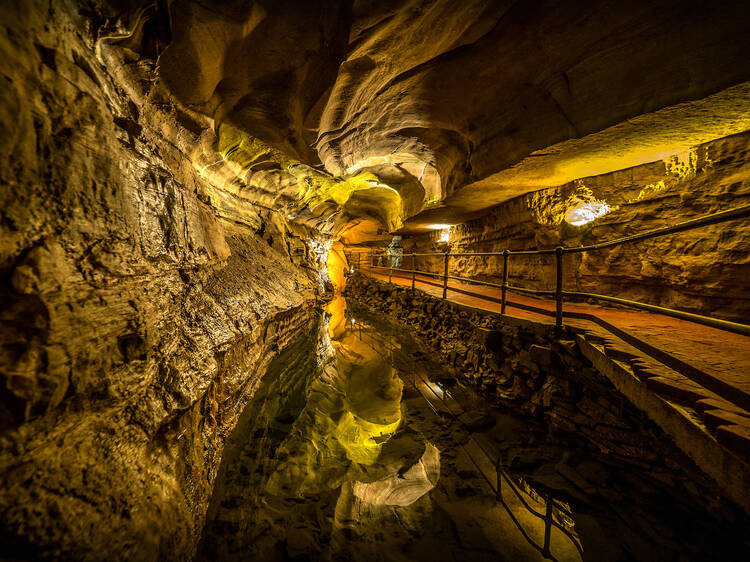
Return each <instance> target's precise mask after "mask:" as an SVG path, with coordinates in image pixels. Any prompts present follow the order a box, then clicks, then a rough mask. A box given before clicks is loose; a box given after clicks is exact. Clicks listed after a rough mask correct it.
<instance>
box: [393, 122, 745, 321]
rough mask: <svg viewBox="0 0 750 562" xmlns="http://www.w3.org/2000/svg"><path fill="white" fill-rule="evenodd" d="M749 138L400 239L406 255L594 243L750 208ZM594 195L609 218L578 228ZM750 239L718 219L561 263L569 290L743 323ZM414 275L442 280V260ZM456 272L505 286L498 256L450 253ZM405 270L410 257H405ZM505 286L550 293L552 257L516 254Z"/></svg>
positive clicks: (424, 263) (736, 225)
mask: <svg viewBox="0 0 750 562" xmlns="http://www.w3.org/2000/svg"><path fill="white" fill-rule="evenodd" d="M749 147H750V134H748V133H743V134H738V135H734V136H731V137H727V138H724V139H720V140H717V141H712V142H710V143H706V144H704V145H700V146H698V147H695V148H693V149H691V150H688V151H685V152H683V153H681V154H678V155H675V156H670V157H668V158H665V159H663V160H657V161H655V162H651V163H648V164H643V165H641V166H636V167H633V168H628V169H626V170H620V171H617V172H612V173H609V174H603V175H599V176H592V177H587V178H582V179H578V180H576V181H573V182H570V183H566V184H564V185H561V186H558V187H554V188H548V189H544V190H539V191H535V192H533V193H530V194H527V195H523V196H520V197H516V198H514V199H512V200H510V201H508V202H506V203H502V204H500V205H498V206H497V207H495V208H494V209H493V210H492V211H491V212H490V213H488V214H486V215H484V216H482V217H481V218H477V219H474V220H471V221H468V222H466V223H465V224H459V225H456V226H455V227H454V228H453V229H452V230H451V238H450V242H449V243H448V244H444V243H439V242H438V236H437V233H434V232H433V233H428V234H421V235H415V236H412V237H410V238H409V239H408V240H407V243H406V247H405V250H404V251H405V253H407V254H408V253H409V252H412V251H416V252H443V251H446V250H450V251H451V252H454V253H461V252H502V251H503V250H505V249H509V250H520V249H548V248H554V247H556V246H561V245H562V246H569V247H575V246H579V245H589V244H596V243H598V242H606V241H609V240H614V239H617V238H622V237H624V236H628V235H630V234H636V233H639V232H646V231H648V230H652V229H656V228H661V227H664V226H671V225H674V224H677V223H679V222H682V221H685V220H688V219H691V218H696V217H700V216H703V215H707V214H709V213H715V212H718V211H721V210H724V209H729V208H736V207H740V206H743V205H747V204H748V202H750V158H749V155H750V153H749V152H748V148H749ZM590 198H594V199H596V200H601V201H604V202H605V203H606V204H607V205H608V206H609V212H608V213H607V214H605V215H604V216H601V217H599V218H597V219H596V220H595V221H594V222H589V223H587V224H584V225H582V226H575V225H571V224H570V223H569V222H568V221H566V214H567V213H568V212H570V210H571V209H573V208H575V206H576V205H578V204H580V203H581V202H585V201H586V200H588V199H590ZM749 253H750V234H749V233H748V231H747V228H746V227H745V226H744V225H743V223H742V221H734V222H728V223H722V224H718V225H713V226H707V227H703V228H701V229H698V230H692V231H688V232H683V233H679V234H675V235H672V236H668V237H662V238H654V239H651V240H645V241H641V242H638V243H636V244H626V245H623V246H618V247H614V248H609V249H602V250H597V251H593V252H587V253H584V254H571V255H567V256H566V257H565V276H564V283H565V286H566V290H570V291H584V292H590V293H599V294H606V295H612V296H617V297H622V298H627V299H632V300H636V301H641V302H649V303H653V304H657V305H660V306H666V307H669V308H676V309H680V310H687V311H693V312H697V313H700V314H708V315H715V316H718V317H723V318H727V319H730V320H736V321H740V322H742V321H743V320H744V319H746V318H747V316H748V314H749V313H750V299H748V294H747V290H746V281H745V277H744V274H743V273H742V272H743V271H744V269H745V268H747V263H748V262H747V256H748V254H749ZM415 263H416V264H417V267H418V268H420V269H427V270H431V271H433V272H437V273H441V274H442V267H443V264H442V258H441V257H440V256H437V257H435V258H428V257H418V258H417V261H416V262H415ZM450 263H451V272H452V274H453V275H459V276H463V277H477V278H480V279H484V280H487V281H494V282H498V283H500V282H502V256H496V257H492V258H487V257H456V258H453V259H451V262H450ZM405 264H406V267H411V258H410V257H409V256H408V255H407V257H406V258H405ZM509 272H510V273H509V283H510V284H511V285H515V286H520V287H529V288H533V289H543V290H549V289H552V288H554V286H555V264H554V258H553V257H552V256H517V257H513V259H512V260H511V264H510V269H509Z"/></svg>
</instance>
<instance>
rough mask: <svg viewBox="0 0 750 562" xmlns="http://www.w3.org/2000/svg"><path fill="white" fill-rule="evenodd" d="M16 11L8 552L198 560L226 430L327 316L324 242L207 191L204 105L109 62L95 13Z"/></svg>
mask: <svg viewBox="0 0 750 562" xmlns="http://www.w3.org/2000/svg"><path fill="white" fill-rule="evenodd" d="M6 4H7V3H6ZM3 11H4V13H3V18H2V25H3V27H2V30H1V31H2V32H0V53H1V55H2V56H0V74H1V75H2V81H3V84H4V87H3V88H2V97H3V100H2V104H0V122H1V123H2V128H3V131H4V135H3V140H2V141H1V144H0V301H1V302H0V319H1V320H0V483H1V486H0V487H1V488H2V493H0V530H1V531H0V535H1V537H0V542H2V545H3V546H2V551H3V555H4V556H5V555H8V556H13V555H15V556H18V557H20V558H29V559H32V558H37V557H54V558H60V559H90V560H101V559H102V558H105V557H106V558H108V559H131V560H136V559H137V560H164V559H185V558H186V557H189V556H190V555H191V554H192V553H193V551H194V549H195V546H196V542H197V538H198V536H199V533H200V529H201V527H202V522H203V517H204V514H205V511H206V508H207V505H208V500H209V497H210V494H211V490H212V485H213V479H214V476H215V473H216V470H217V468H218V463H219V460H220V458H221V452H222V448H223V443H224V440H225V439H226V437H227V435H228V433H229V432H230V431H231V430H232V428H233V427H234V424H235V423H236V420H237V417H238V416H239V414H240V413H241V411H242V410H243V408H244V406H245V405H246V404H247V402H248V400H250V398H251V397H252V395H253V392H254V390H255V388H256V386H257V384H258V381H259V379H260V377H261V376H262V375H263V373H264V370H265V367H266V365H267V364H268V362H269V361H270V359H271V358H272V357H273V356H274V355H275V353H276V352H277V350H278V349H279V348H283V347H284V346H285V345H286V343H287V342H288V341H289V340H290V339H291V338H293V337H295V336H296V335H297V334H298V333H299V332H300V331H301V330H304V329H306V327H307V324H308V323H309V322H310V320H311V315H312V307H311V304H312V303H314V301H315V299H316V298H317V295H318V293H319V292H320V288H321V287H320V279H319V278H318V277H319V271H320V269H321V266H322V262H321V260H320V256H319V255H318V253H317V251H318V250H320V252H323V251H324V249H325V248H324V241H323V240H322V239H320V240H319V243H314V242H315V241H314V240H311V241H307V242H305V241H304V240H303V239H301V238H300V236H301V235H305V234H306V233H309V231H306V230H305V229H304V227H301V226H299V227H294V226H287V224H286V221H285V220H284V217H283V216H278V215H276V214H274V213H272V212H270V211H268V210H264V209H263V208H260V207H258V208H255V209H254V208H253V207H252V206H251V205H249V204H243V205H244V207H242V212H241V213H238V214H235V215H233V214H232V213H231V212H229V211H231V209H230V210H227V208H226V207H222V206H221V205H220V204H212V203H215V202H216V200H215V199H212V197H211V194H214V195H215V194H216V193H217V192H216V191H215V189H214V187H213V186H212V185H210V184H209V183H208V182H207V181H206V180H204V179H203V178H202V177H201V176H200V173H199V170H200V169H199V168H197V167H196V166H195V163H194V161H193V160H192V159H191V152H190V150H191V147H193V146H195V144H198V145H199V144H200V142H199V140H200V139H199V137H200V135H202V134H203V133H202V130H203V129H202V127H203V126H205V124H204V125H201V126H199V125H196V124H195V123H194V122H193V121H191V119H190V118H189V117H188V116H187V113H185V111H184V110H182V109H180V108H179V106H178V105H177V104H175V103H174V102H170V101H169V99H168V98H167V97H165V96H166V94H164V92H163V90H161V89H160V88H159V87H158V85H154V84H153V81H149V80H148V77H149V75H150V74H149V72H152V65H150V64H149V59H148V58H145V59H142V60H141V59H139V57H137V56H135V55H134V54H133V53H132V52H126V51H121V52H120V56H123V57H124V59H123V60H121V61H120V63H121V64H119V65H118V64H114V63H113V62H112V60H113V59H111V58H110V59H108V65H106V66H105V65H104V64H103V62H102V61H103V60H104V59H105V58H106V57H105V56H104V55H102V52H101V49H103V48H104V47H105V45H103V44H101V43H99V44H96V45H95V44H94V42H93V38H92V33H93V32H94V30H93V29H92V28H88V29H87V28H86V25H85V24H87V23H88V24H89V25H92V21H94V20H92V17H93V16H92V17H88V16H86V17H84V15H82V13H76V12H75V10H72V9H70V10H69V9H68V6H67V5H65V4H64V3H59V4H58V3H51V4H46V3H39V4H38V5H36V6H35V5H33V3H31V2H29V3H17V4H14V5H13V6H9V5H5V6H4V7H3ZM84 11H85V10H84ZM76 18H78V19H76ZM97 53H98V54H97ZM128 57H129V58H128ZM191 123H193V125H192V126H191V125H190V124H191ZM235 208H236V207H235ZM237 215H241V216H242V218H243V219H244V220H236V219H237ZM308 235H309V234H308ZM316 244H317V245H316Z"/></svg>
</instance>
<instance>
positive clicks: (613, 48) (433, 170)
mask: <svg viewBox="0 0 750 562" xmlns="http://www.w3.org/2000/svg"><path fill="white" fill-rule="evenodd" d="M744 15H745V7H744V6H743V4H742V2H722V3H714V4H706V3H705V2H698V1H687V2H686V1H684V0H680V1H677V0H659V1H657V2H654V1H649V2H646V1H638V2H628V3H621V2H596V3H587V4H578V3H565V4H560V3H559V2H537V3H534V4H533V5H531V4H526V3H519V2H486V1H484V0H471V1H465V2H461V3H456V2H453V1H450V0H398V1H390V2H371V1H357V2H353V3H348V2H339V1H337V2H327V1H311V2H305V3H304V6H302V5H300V3H299V2H267V1H259V2H244V3H243V2H232V3H229V4H227V5H223V4H222V5H221V6H219V5H216V6H213V5H208V4H206V3H205V2H197V1H191V0H182V1H179V2H176V3H174V4H172V5H171V6H170V13H169V19H170V21H171V22H172V25H171V28H170V29H171V32H172V35H171V41H170V42H169V44H168V45H167V46H166V48H165V50H164V52H163V53H162V56H161V58H160V71H161V76H162V77H163V79H164V81H165V83H166V84H167V85H168V87H169V88H170V89H171V90H172V91H173V92H174V93H175V94H176V95H177V97H178V98H179V99H180V100H181V101H182V102H183V103H185V104H186V105H188V106H190V107H192V108H194V109H196V110H197V111H199V112H201V113H203V114H205V115H208V116H210V117H211V118H213V119H215V121H216V124H217V126H218V129H219V130H218V132H219V135H220V136H221V134H222V129H223V128H224V127H225V126H227V127H237V128H239V129H241V130H242V131H244V132H245V133H246V134H248V135H250V136H251V137H252V138H253V139H256V140H257V141H259V142H262V143H264V144H265V145H268V147H269V148H268V149H264V150H263V151H257V152H256V157H254V164H253V166H255V165H256V164H257V165H260V164H261V163H262V164H263V165H262V166H261V167H263V168H266V169H270V168H274V167H275V168H276V169H277V172H274V174H275V175H276V176H279V177H281V176H285V174H286V171H285V170H284V169H283V168H284V167H286V166H285V165H286V164H288V162H286V161H285V162H281V160H284V157H281V159H280V158H279V157H278V155H277V156H273V155H271V153H272V152H273V151H280V152H281V153H283V154H284V155H286V158H293V159H295V160H296V161H298V162H300V163H302V164H304V165H308V166H318V167H320V164H322V165H323V167H324V169H325V171H326V172H327V173H329V174H333V175H335V176H341V177H343V178H349V177H352V176H353V175H356V174H360V173H363V172H371V173H374V174H375V175H376V176H377V177H378V178H379V179H380V180H381V181H382V182H384V183H385V184H387V185H389V186H391V187H393V188H395V189H396V190H397V191H398V192H399V194H400V198H401V199H402V201H403V210H402V213H401V215H402V216H401V218H404V217H407V216H411V215H414V214H415V213H417V212H419V211H421V210H422V209H428V210H432V211H435V212H436V213H438V214H439V212H440V211H439V209H438V210H436V209H434V207H435V205H436V204H437V203H438V202H441V201H444V200H446V198H447V202H448V204H449V205H450V204H451V203H450V197H451V195H452V194H453V193H454V192H455V191H456V190H457V189H459V188H462V187H463V186H465V185H467V184H473V182H476V181H477V180H485V179H487V178H490V180H489V181H490V183H489V184H488V185H482V187H478V188H477V189H473V188H472V189H470V190H469V192H467V193H464V196H465V197H464V199H467V200H470V203H467V202H466V201H464V202H460V201H459V202H456V204H455V205H454V206H455V207H456V209H458V211H459V212H460V210H461V209H468V208H471V209H477V208H482V207H483V208H486V207H488V206H491V205H493V204H496V203H498V202H500V201H502V200H504V199H507V198H508V197H512V196H513V195H517V194H519V193H525V192H528V191H531V190H533V189H536V188H538V186H539V184H535V185H531V186H529V185H523V184H522V183H518V182H516V183H514V182H513V181H511V182H508V181H506V180H507V178H501V179H500V180H498V181H494V180H492V178H493V177H494V175H495V174H497V173H498V172H502V171H504V170H507V169H510V168H511V167H512V166H513V165H515V164H517V163H519V162H520V161H522V160H524V159H525V158H526V157H527V156H529V155H530V154H532V153H534V156H535V157H534V158H532V160H534V159H536V156H539V154H536V151H539V150H543V149H546V148H547V147H550V146H553V145H557V144H559V143H562V142H564V141H571V142H574V143H575V142H576V141H577V140H579V139H585V138H586V137H587V136H588V135H591V134H595V133H599V132H601V131H605V130H607V129H608V128H611V127H613V126H617V125H619V124H622V123H625V129H624V131H620V132H618V133H617V134H616V135H615V136H614V137H613V136H612V135H607V136H606V137H605V138H604V139H603V140H600V141H599V142H597V143H596V144H595V145H594V146H593V147H592V146H586V148H585V150H584V153H583V154H581V153H580V151H578V152H576V149H573V150H562V151H560V158H556V159H553V161H552V162H551V163H549V162H548V167H550V168H552V169H554V168H555V165H556V164H562V163H564V162H563V161H564V160H565V159H567V160H571V158H572V159H573V160H575V163H577V165H578V168H580V167H581V166H583V167H585V166H586V165H589V166H591V162H592V160H591V158H590V156H591V154H590V153H592V152H595V151H597V150H601V149H602V148H603V147H607V148H605V152H608V154H607V156H608V157H610V158H611V160H610V161H609V163H606V162H603V163H602V162H599V163H598V164H596V165H594V166H593V167H594V168H595V169H598V170H600V171H599V172H598V173H602V172H606V171H611V170H614V169H620V168H624V167H627V166H632V165H634V164H636V163H642V162H644V160H643V158H644V157H647V154H652V155H653V154H658V153H662V154H663V153H664V151H665V150H668V149H669V148H670V147H674V146H676V145H678V146H680V147H681V148H680V149H681V150H684V149H685V148H687V147H686V146H685V143H686V142H692V144H698V143H700V142H705V140H708V139H707V138H706V135H708V138H717V137H720V136H724V135H727V134H732V133H735V132H739V131H741V130H745V129H746V128H747V125H748V123H747V120H746V119H745V116H746V114H747V110H748V107H747V92H746V89H744V90H742V91H738V92H735V93H734V94H728V95H726V96H725V97H723V98H721V99H718V100H717V101H715V102H711V103H706V104H702V105H699V106H697V107H695V108H694V110H692V111H688V112H687V113H686V114H684V115H683V114H682V113H680V114H679V115H677V116H676V115H674V114H672V115H670V116H668V117H667V118H666V119H665V118H663V117H658V116H656V113H654V112H657V111H658V110H661V109H664V108H669V107H674V106H677V105H679V104H682V103H687V104H689V103H690V102H696V101H700V100H702V99H704V98H708V97H709V96H711V95H712V94H717V93H719V92H721V91H723V90H728V89H731V88H732V87H735V86H737V87H741V85H742V84H743V83H746V82H747V81H748V80H750V65H748V61H747V57H746V56H745V53H746V52H747V49H748V47H749V46H750V44H749V43H748V41H749V40H748V37H747V34H746V33H745V28H744V26H743V25H742V23H741V22H742V21H743V18H744ZM144 25H145V24H144ZM644 114H645V115H652V117H646V118H645V119H642V120H640V121H639V120H637V119H635V118H638V117H639V116H642V115H644ZM717 123H720V125H717ZM743 127H744V128H743ZM227 130H229V129H227ZM615 141H616V142H615ZM252 142H255V141H250V142H249V144H252ZM261 152H262V153H263V155H261V154H260V153H261ZM623 153H626V154H627V156H626V157H624V158H623V157H622V156H618V155H621V154H623ZM228 156H229V158H230V159H231V155H228ZM652 159H653V158H652ZM600 160H601V159H600ZM646 161H647V160H646ZM280 163H281V164H282V166H279V164H280ZM568 164H570V162H568ZM248 165H249V162H248V161H244V163H243V164H242V173H240V174H239V176H240V177H246V175H247V174H246V172H247V171H248V170H249V169H250V168H249V167H248ZM613 166H614V167H613ZM569 167H576V166H569ZM255 169H257V168H256V167H253V170H255ZM585 175H591V173H588V174H586V173H581V174H579V175H578V176H573V177H582V176H585ZM547 176H549V179H550V180H551V179H552V176H554V177H558V176H555V174H547ZM527 179H528V178H527ZM537 179H539V178H537ZM558 179H559V178H558ZM570 179H573V178H570V177H568V179H563V180H561V181H557V183H547V184H546V185H558V184H559V183H563V182H565V181H569V180H570ZM503 187H505V188H506V192H498V190H500V191H502V189H501V188H503ZM485 188H486V189H485ZM389 193H390V192H389V191H388V190H379V191H373V190H370V191H367V192H365V193H364V194H363V197H359V196H355V197H352V202H351V204H350V205H349V206H348V207H347V211H348V212H350V213H351V215H352V216H355V217H356V216H359V217H360V218H362V217H363V216H366V215H367V214H368V213H369V214H370V215H372V214H376V210H377V208H378V207H382V206H383V205H384V204H386V200H387V198H388V197H389ZM478 202H480V204H479V205H477V203H478ZM363 211H365V212H363ZM433 222H445V221H443V220H434V221H433ZM372 234H373V232H372V231H371V232H370V235H372Z"/></svg>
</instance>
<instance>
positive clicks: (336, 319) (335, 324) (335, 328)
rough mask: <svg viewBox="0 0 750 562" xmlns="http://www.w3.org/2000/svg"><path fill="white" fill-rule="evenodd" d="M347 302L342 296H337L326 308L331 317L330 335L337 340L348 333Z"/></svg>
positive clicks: (329, 324) (329, 321) (329, 322)
mask: <svg viewBox="0 0 750 562" xmlns="http://www.w3.org/2000/svg"><path fill="white" fill-rule="evenodd" d="M345 311H346V300H344V297H342V296H341V295H336V296H335V297H334V298H333V300H331V302H329V303H328V306H326V312H328V314H330V315H331V317H330V319H329V320H328V335H329V336H330V337H331V339H334V340H337V339H339V338H340V337H341V336H342V335H343V334H344V333H346V315H345V314H344V312H345Z"/></svg>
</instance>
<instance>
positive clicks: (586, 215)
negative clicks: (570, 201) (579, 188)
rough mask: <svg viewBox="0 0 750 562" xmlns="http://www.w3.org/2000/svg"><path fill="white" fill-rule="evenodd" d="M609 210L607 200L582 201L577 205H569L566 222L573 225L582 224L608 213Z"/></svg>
mask: <svg viewBox="0 0 750 562" xmlns="http://www.w3.org/2000/svg"><path fill="white" fill-rule="evenodd" d="M608 212H609V205H608V204H607V203H606V202H605V201H598V200H596V199H592V200H590V201H580V202H579V203H577V204H576V205H574V206H572V207H569V208H568V210H567V212H566V213H565V222H567V223H568V224H572V225H573V226H581V225H583V224H586V223H587V222H591V221H592V220H594V219H596V218H599V217H601V216H603V215H606V214H607V213H608Z"/></svg>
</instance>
